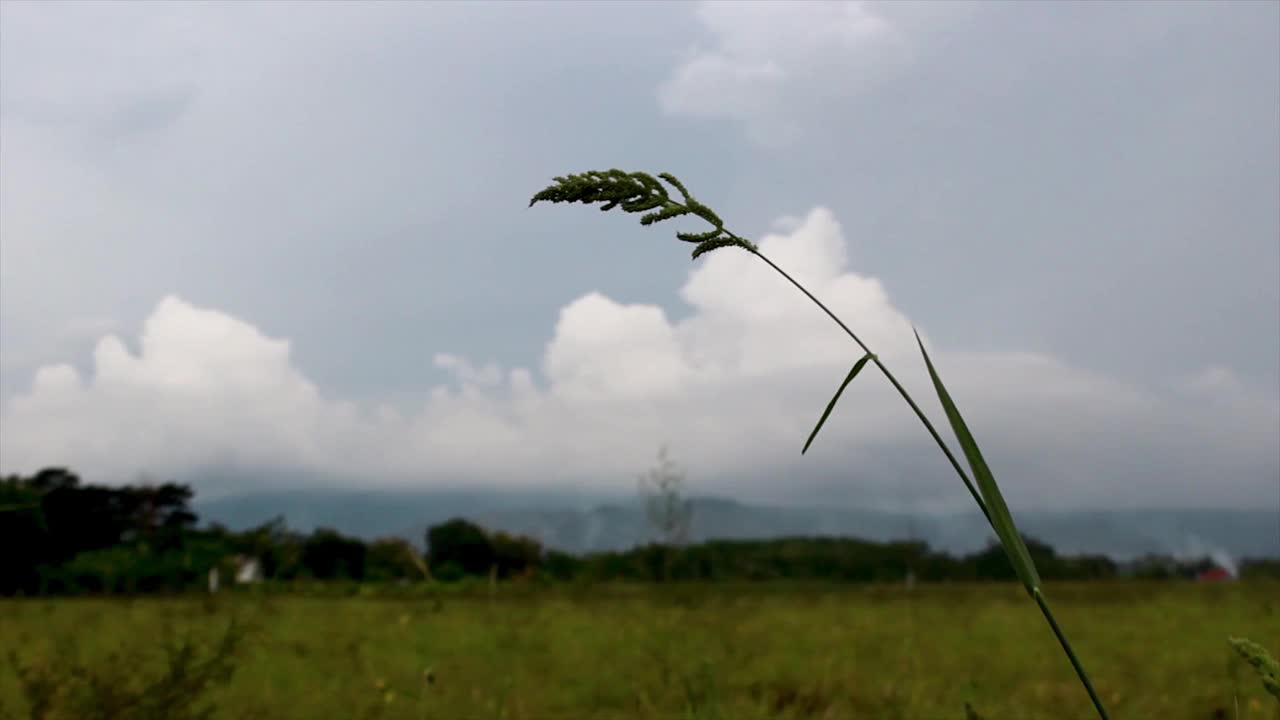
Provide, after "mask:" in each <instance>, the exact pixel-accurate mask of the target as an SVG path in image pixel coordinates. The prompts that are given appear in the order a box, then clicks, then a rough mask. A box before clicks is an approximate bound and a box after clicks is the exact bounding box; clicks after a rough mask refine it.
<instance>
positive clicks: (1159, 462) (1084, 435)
mask: <svg viewBox="0 0 1280 720" xmlns="http://www.w3.org/2000/svg"><path fill="white" fill-rule="evenodd" d="M775 227H777V228H778V232H775V233H773V234H769V235H766V236H765V237H763V238H762V239H761V240H760V246H761V249H762V251H763V252H764V253H765V254H767V255H769V256H770V257H771V258H773V259H775V261H776V262H778V263H779V264H780V265H782V266H783V267H784V268H786V269H788V271H789V272H791V273H792V274H793V275H794V276H795V277H796V278H797V279H799V280H800V281H801V282H803V283H805V284H806V285H807V286H808V287H809V288H810V289H811V290H812V291H813V292H814V293H815V294H817V295H818V296H819V297H821V298H822V299H823V300H824V301H825V302H827V303H828V304H829V306H830V307H831V308H832V309H833V310H834V311H835V312H836V313H837V314H839V315H841V316H842V317H844V318H845V319H846V320H847V321H848V322H849V323H850V325H851V326H852V327H853V328H854V329H855V331H856V332H859V333H860V336H861V337H862V338H863V340H864V341H866V342H867V343H868V344H870V345H871V346H872V348H873V349H875V350H876V351H877V353H878V354H879V355H880V356H881V357H882V358H883V359H884V360H885V361H886V363H888V364H889V365H890V366H891V367H893V368H895V369H896V372H898V374H899V375H900V377H901V379H902V380H903V382H904V383H905V384H906V385H907V386H908V388H909V389H911V390H912V392H913V394H915V396H916V397H917V399H918V400H920V401H921V404H922V406H923V407H924V408H925V410H926V412H928V413H929V414H930V415H931V416H932V417H934V418H935V419H937V420H938V421H939V422H941V421H942V416H941V413H940V412H939V409H938V407H937V404H936V402H935V401H933V395H932V393H931V392H930V389H929V385H928V382H927V379H926V378H925V377H924V375H923V372H922V369H921V362H920V359H919V357H918V351H917V349H916V348H915V345H914V337H913V335H912V332H911V329H912V328H911V321H910V320H909V319H908V318H907V317H906V316H905V315H904V314H903V313H902V312H901V311H900V310H899V309H897V308H895V307H894V305H893V304H892V302H891V301H890V298H889V294H888V292H887V291H886V289H885V288H884V286H883V285H882V284H881V283H880V282H879V281H878V280H877V279H875V278H873V277H870V276H867V275H864V274H860V273H858V272H855V271H853V270H852V269H850V268H849V267H848V256H849V253H848V245H847V243H846V241H845V238H844V235H843V233H842V230H841V227H840V224H839V223H838V222H837V220H836V218H835V217H834V216H833V214H832V213H831V212H830V211H828V210H826V209H824V208H816V209H814V210H812V211H810V212H809V213H808V214H807V215H805V216H803V217H792V218H783V219H781V220H780V221H778V223H776V225H775ZM681 297H682V298H683V300H684V301H685V302H686V303H687V304H688V306H689V307H690V309H691V312H690V313H689V315H688V317H686V318H684V319H681V320H679V321H673V320H672V319H671V318H669V317H667V315H666V313H665V312H664V311H663V310H662V309H661V308H659V307H657V306H652V305H644V304H622V303H619V302H616V301H614V300H612V299H610V298H609V297H607V296H606V295H604V294H602V293H599V292H590V293H587V294H584V295H583V296H581V297H579V298H578V299H576V300H574V301H573V302H572V303H569V304H568V305H567V306H565V307H564V308H563V309H562V311H561V312H560V317H559V319H558V321H557V323H556V326H555V328H554V331H553V333H552V336H551V338H550V340H549V342H548V343H547V345H546V348H545V352H544V355H543V358H542V365H541V368H539V369H538V370H537V371H534V370H531V369H528V368H513V369H509V370H508V369H504V368H501V367H498V366H497V365H494V364H487V365H477V364H476V363H473V362H472V361H469V360H467V359H466V358H462V357H459V356H456V355H452V354H446V353H441V354H438V355H436V356H435V364H436V366H437V367H439V368H441V369H444V370H446V371H448V372H449V373H450V374H451V377H452V381H451V382H450V383H448V384H446V385H442V386H440V387H436V388H434V389H432V390H431V392H430V393H429V396H428V397H427V398H426V400H425V402H424V403H423V404H422V405H421V406H419V407H416V408H411V409H409V410H408V411H402V410H400V409H396V408H392V407H389V406H367V405H361V406H356V405H353V404H350V403H345V402H341V401H339V400H337V399H335V398H330V397H326V396H325V395H324V394H323V393H322V392H321V391H320V390H319V389H318V388H317V387H316V386H315V385H314V384H313V383H312V382H311V381H309V380H308V379H307V378H306V377H304V376H303V374H302V373H301V372H300V371H299V370H298V369H297V367H296V365H295V363H294V361H293V358H292V356H291V348H290V344H289V342H288V341H287V340H282V339H278V338H272V337H268V336H266V335H264V334H263V333H262V332H260V331H259V330H257V329H256V328H254V327H253V326H252V325H250V324H249V323H247V322H245V321H243V320H240V319H237V318H233V317H231V316H229V315H227V314H224V313H221V312H217V311H214V310H210V309H203V308H198V307H195V306H193V305H191V304H189V303H187V302H184V301H183V300H181V299H179V298H177V297H167V298H165V299H164V300H162V301H161V302H160V303H159V305H158V306H157V307H156V308H155V310H154V311H153V312H152V314H151V315H150V317H149V318H148V319H147V321H146V323H145V326H144V328H143V331H142V334H141V337H140V339H139V343H138V346H137V350H136V351H131V350H130V349H129V348H128V347H127V346H126V345H125V343H124V342H123V341H121V340H120V339H119V338H117V337H115V336H107V337H105V338H103V339H102V340H101V341H100V342H99V343H98V345H97V348H96V350H95V351H94V354H93V366H92V372H91V373H90V374H89V375H88V376H87V377H82V376H81V375H80V374H79V373H78V372H77V371H76V370H75V369H74V368H73V367H72V366H70V365H51V366H47V367H43V368H41V369H40V370H39V371H38V372H37V373H36V375H35V377H34V381H33V382H32V384H31V387H30V389H29V390H28V391H27V392H26V393H24V394H21V395H19V396H16V397H14V398H13V399H12V400H10V401H9V402H8V403H7V404H6V406H5V407H4V408H3V410H2V411H0V413H2V414H0V424H2V426H3V432H2V433H0V463H2V464H3V468H2V469H3V470H4V471H7V472H14V471H19V472H30V471H33V470H35V469H37V468H39V467H42V466H46V465H51V464H58V465H69V466H71V467H73V468H75V469H77V470H78V471H80V472H82V473H83V474H85V475H86V476H87V477H89V478H92V479H94V480H99V481H120V480H125V481H127V480H130V479H133V477H135V476H136V474H137V473H139V472H143V471H145V472H149V473H151V474H153V475H154V474H165V475H170V476H175V477H178V478H182V477H188V476H191V475H192V473H195V472H197V471H199V470H200V469H202V468H208V467H215V466H218V465H220V464H224V465H225V464H233V465H240V466H252V467H274V468H286V469H291V470H295V471H301V472H303V473H307V472H310V473H315V474H327V475H331V476H345V477H361V478H364V479H365V481H366V482H371V483H380V484H386V485H391V484H405V483H419V484H423V483H433V482H456V481H466V480H486V481H496V482H505V483H509V484H516V483H524V484H529V485H537V484H546V483H552V482H564V481H571V482H578V483H582V484H584V485H594V486H595V487H597V488H609V487H619V488H625V487H629V486H630V483H631V482H632V480H633V479H634V477H635V475H636V473H637V472H639V471H641V470H642V469H643V468H644V467H646V466H647V465H648V464H649V463H650V462H651V461H652V456H653V452H654V450H655V449H656V447H657V446H658V445H659V444H661V443H664V442H666V443H670V444H671V446H672V449H673V451H674V452H675V453H676V455H677V457H678V458H679V459H680V461H681V462H682V464H684V465H686V466H687V467H688V468H689V470H690V473H691V478H693V479H696V485H697V487H698V489H699V490H701V491H707V492H722V493H737V494H740V495H741V494H744V493H745V494H750V493H752V492H756V494H759V492H760V491H762V489H763V488H768V487H772V488H774V493H775V494H785V495H788V496H791V497H801V496H804V495H805V493H806V491H809V490H815V489H819V488H827V489H828V490H829V489H830V488H831V487H844V488H847V489H850V491H851V492H852V496H856V497H857V498H858V499H859V501H860V502H865V503H867V504H876V502H878V501H883V500H884V499H885V498H887V497H900V496H902V495H903V494H904V493H905V494H909V495H913V496H914V497H918V498H926V499H928V500H929V502H930V503H931V504H933V505H936V506H946V505H948V504H954V503H963V502H965V501H966V494H965V491H964V489H963V486H962V485H960V483H959V482H958V481H957V480H956V479H955V478H953V477H949V476H948V475H947V467H946V465H945V463H944V461H943V460H942V458H941V457H940V455H939V454H938V453H937V451H936V449H935V448H933V447H932V446H931V445H930V444H929V441H928V439H927V436H926V435H925V434H924V432H923V429H922V428H920V427H919V426H918V425H917V423H916V420H915V418H914V417H913V416H912V415H911V414H910V413H909V412H908V411H907V410H906V409H905V408H904V407H903V404H902V402H901V400H900V399H899V398H897V397H896V395H895V394H894V392H893V390H892V389H891V388H890V387H889V386H888V384H887V383H886V382H885V381H884V379H883V378H881V377H878V376H877V374H876V373H875V372H874V371H870V370H869V371H867V372H866V374H865V375H864V376H862V377H860V378H859V379H858V381H857V382H856V383H855V384H854V385H853V386H852V387H851V388H850V389H849V390H848V391H846V394H845V396H844V398H843V400H842V401H841V405H840V406H839V407H838V408H837V411H836V413H835V415H834V416H833V418H832V420H831V421H830V422H829V423H828V425H827V426H826V427H825V428H824V430H823V434H822V436H821V437H820V438H819V439H818V441H817V442H816V444H815V445H814V448H813V449H812V450H811V451H810V453H809V454H808V455H807V456H805V457H803V458H802V457H801V456H800V454H799V452H798V451H799V447H800V444H801V443H802V442H803V439H804V437H805V435H806V434H807V433H808V430H809V429H810V427H811V425H812V423H813V422H814V421H815V419H816V416H817V414H818V412H819V411H820V409H821V408H822V406H823V405H824V403H825V402H826V400H827V399H828V398H829V396H830V393H831V392H832V391H833V390H834V388H835V387H836V385H837V384H838V383H839V381H840V379H841V378H842V377H843V375H844V373H845V372H846V371H847V368H848V367H849V366H850V365H851V364H852V362H853V361H854V360H856V359H857V357H858V356H859V351H858V349H857V348H856V346H854V345H853V343H852V342H851V341H850V340H849V339H848V338H847V337H845V336H843V335H842V334H841V333H840V332H839V331H838V329H837V328H836V327H835V326H834V325H833V324H832V323H831V322H830V321H829V319H827V318H826V317H825V316H824V315H822V314H821V313H820V312H819V311H817V309H816V308H814V307H813V306H812V305H811V304H809V303H808V301H807V300H805V299H804V298H803V297H802V296H800V295H799V294H798V293H796V292H795V290H794V288H791V287H789V286H788V285H787V284H786V283H785V282H784V281H782V279H781V278H779V277H777V276H776V275H774V274H773V273H772V271H771V270H769V269H768V268H767V267H766V266H764V265H763V264H762V263H760V262H759V261H757V260H755V259H754V258H752V257H751V256H750V255H748V254H746V253H742V252H738V251H736V250H733V249H726V250H721V251H718V252H716V253H713V254H712V255H710V256H708V257H707V258H706V259H705V260H704V261H701V262H700V263H699V264H698V265H696V266H695V268H694V269H693V270H692V271H691V272H690V274H689V277H688V280H687V282H686V283H685V285H684V286H683V288H682V289H681ZM926 343H928V340H927V338H926ZM931 352H933V353H936V357H935V360H936V362H937V363H938V365H939V367H940V370H941V372H942V373H943V376H944V378H945V379H946V380H947V382H948V385H949V386H950V388H951V389H952V391H953V394H954V395H955V396H956V398H957V401H958V403H959V404H960V406H961V408H962V410H963V411H964V412H965V414H966V418H967V420H968V421H969V422H970V424H971V425H972V427H973V428H974V429H975V432H976V434H977V436H978V438H979V440H980V442H982V444H983V445H984V448H985V449H986V450H987V452H988V455H989V459H990V460H991V461H992V465H993V466H994V468H995V470H996V472H997V476H998V477H1000V478H1001V480H1002V483H1003V484H1004V485H1006V486H1007V487H1008V493H1009V494H1010V496H1011V497H1012V499H1013V502H1014V504H1016V505H1022V506H1027V505H1057V506H1061V505H1077V506H1080V505H1083V506H1098V505H1104V504H1114V503H1119V504H1192V503H1195V504H1203V503H1209V504H1215V505H1248V504H1250V503H1254V504H1256V503H1261V502H1270V501H1274V493H1275V489H1276V485H1277V483H1278V482H1280V459H1278V458H1277V443H1278V441H1277V437H1278V436H1280V403H1277V402H1276V401H1275V399H1274V398H1263V399H1260V398H1259V397H1258V396H1257V395H1256V394H1251V393H1250V392H1249V391H1248V388H1247V387H1245V386H1244V385H1243V384H1242V383H1241V381H1240V380H1239V379H1238V378H1236V377H1235V376H1234V375H1233V374H1232V373H1231V371H1230V370H1229V369H1226V368H1221V367H1218V368H1210V369H1209V370H1206V371H1205V373H1204V374H1203V375H1201V376H1199V377H1196V378H1191V379H1189V380H1185V381H1177V382H1175V383H1173V384H1172V385H1171V386H1170V387H1169V388H1168V389H1167V391H1153V390H1148V389H1143V388H1138V387H1134V386H1131V385H1127V384H1125V383H1122V382H1120V381H1117V380H1114V379H1110V378H1107V377H1104V376H1100V375H1098V374H1096V373H1091V372H1089V371H1086V370H1083V369H1080V368H1074V367H1070V366H1068V365H1066V364H1064V363H1062V362H1060V361H1058V360H1056V359H1054V358H1052V357H1047V356H1044V355H1040V354H1035V353H1027V352H983V353H974V352H964V351H962V350H957V349H953V348H933V347H931ZM944 432H945V431H944ZM945 434H947V435H949V433H945Z"/></svg>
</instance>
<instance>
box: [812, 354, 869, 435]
mask: <svg viewBox="0 0 1280 720" xmlns="http://www.w3.org/2000/svg"><path fill="white" fill-rule="evenodd" d="M870 359H871V353H867V354H866V355H863V356H862V358H861V359H860V360H858V362H856V363H854V364H853V369H852V370H850V371H849V375H848V376H847V377H845V379H844V382H842V383H840V389H839V390H836V394H835V397H832V398H831V402H829V403H827V409H826V410H823V411H822V417H820V418H818V424H817V425H815V426H814V428H813V432H811V433H809V439H808V440H806V441H805V443H804V449H803V450H801V451H800V454H801V455H803V454H805V453H806V452H808V450H809V446H810V445H812V444H813V439H814V438H815V437H817V436H818V431H819V430H821V429H822V424H823V423H825V422H826V421H827V417H829V416H830V415H831V411H832V410H834V409H835V407H836V401H837V400H839V399H840V394H841V393H843V392H844V389H845V388H847V387H849V383H851V382H853V379H854V378H855V377H857V376H858V373H860V372H862V368H863V367H864V366H865V365H866V364H867V361H868V360H870Z"/></svg>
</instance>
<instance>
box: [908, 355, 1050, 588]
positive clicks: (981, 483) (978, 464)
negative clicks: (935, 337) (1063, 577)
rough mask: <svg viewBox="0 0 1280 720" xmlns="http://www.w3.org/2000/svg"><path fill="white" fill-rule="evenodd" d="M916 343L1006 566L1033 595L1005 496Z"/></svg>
mask: <svg viewBox="0 0 1280 720" xmlns="http://www.w3.org/2000/svg"><path fill="white" fill-rule="evenodd" d="M916 343H918V344H919V345H920V353H921V354H922V355H924V364H925V365H926V366H927V367H928V368H929V377H930V378H931V379H932V380H933V389H934V390H935V391H937V393H938V400H939V401H941V402H942V409H943V411H945V412H946V414H947V421H948V422H950V423H951V429H952V431H954V432H955V434H956V440H957V441H958V442H959V443H960V447H961V449H963V450H964V456H965V458H966V459H968V461H969V468H970V469H971V470H973V477H974V480H976V481H977V483H978V489H979V490H980V491H981V492H982V499H983V500H984V501H985V502H986V504H987V511H988V513H989V515H990V518H991V525H992V528H993V529H994V530H995V531H996V535H997V536H999V538H1000V544H1001V545H1002V546H1004V551H1005V553H1006V554H1007V555H1008V556H1009V562H1011V563H1012V564H1013V569H1014V570H1015V571H1016V572H1017V573H1018V579H1019V580H1021V581H1022V584H1023V585H1024V586H1025V587H1026V589H1027V592H1028V593H1032V592H1034V591H1035V590H1036V589H1038V588H1039V587H1040V574H1039V573H1038V572H1036V566H1035V563H1034V562H1032V560H1031V553H1029V552H1028V551H1027V546H1026V544H1025V543H1023V542H1022V536H1021V535H1019V534H1018V528H1017V527H1016V526H1015V525H1014V523H1013V515H1011V514H1010V513H1009V506H1008V505H1006V504H1005V502H1004V496H1002V495H1001V494H1000V488H999V487H998V486H997V485H996V479H995V476H993V475H992V474H991V468H989V467H988V466H987V461H986V460H985V459H983V457H982V451H981V450H979V449H978V443H977V441H976V440H974V439H973V434H972V433H970V432H969V427H968V426H967V425H965V423H964V418H962V417H960V410H959V409H957V408H956V405H955V403H954V402H952V400H951V394H950V393H948V392H947V388H946V387H945V386H943V384H942V378H940V377H938V371H937V370H936V369H935V368H934V367H933V361H931V360H930V359H929V353H928V351H926V350H925V349H924V341H922V340H921V339H920V333H919V332H917V333H916Z"/></svg>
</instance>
